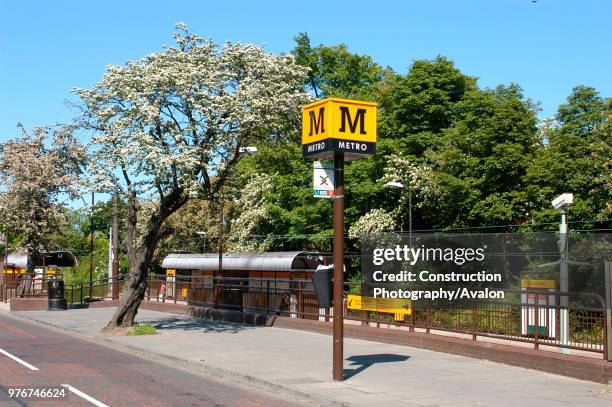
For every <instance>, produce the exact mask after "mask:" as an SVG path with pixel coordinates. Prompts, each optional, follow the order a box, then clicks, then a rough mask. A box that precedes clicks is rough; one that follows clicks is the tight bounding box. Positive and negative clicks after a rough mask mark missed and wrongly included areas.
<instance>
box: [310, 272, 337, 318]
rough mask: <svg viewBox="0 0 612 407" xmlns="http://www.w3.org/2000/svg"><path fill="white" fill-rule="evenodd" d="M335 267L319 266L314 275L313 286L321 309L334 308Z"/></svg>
mask: <svg viewBox="0 0 612 407" xmlns="http://www.w3.org/2000/svg"><path fill="white" fill-rule="evenodd" d="M333 273H334V267H333V266H319V267H317V271H315V272H314V273H313V274H312V285H313V287H314V291H315V296H316V297H317V301H318V302H319V307H320V308H329V307H331V306H332V298H333V297H332V288H333V287H332V274H333Z"/></svg>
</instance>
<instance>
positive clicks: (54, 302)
mask: <svg viewBox="0 0 612 407" xmlns="http://www.w3.org/2000/svg"><path fill="white" fill-rule="evenodd" d="M47 293H48V299H49V311H64V310H66V299H65V298H64V280H57V279H54V278H53V279H50V280H49V282H48V283H47Z"/></svg>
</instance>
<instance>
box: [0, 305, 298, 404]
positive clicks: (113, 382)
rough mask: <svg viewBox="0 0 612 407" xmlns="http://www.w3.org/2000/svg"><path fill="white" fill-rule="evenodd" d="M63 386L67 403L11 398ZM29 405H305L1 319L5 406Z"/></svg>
mask: <svg viewBox="0 0 612 407" xmlns="http://www.w3.org/2000/svg"><path fill="white" fill-rule="evenodd" d="M33 369H38V370H33ZM61 385H64V387H63V388H64V389H67V390H68V391H67V392H66V393H67V394H68V399H67V400H66V399H62V400H59V399H58V400H55V401H49V400H44V401H43V400H38V399H31V398H28V399H10V398H9V397H8V393H9V390H10V389H14V388H18V387H19V388H31V387H33V386H36V387H46V388H48V387H56V388H57V387H58V386H61ZM68 386H69V387H68ZM287 399H288V400H290V401H287ZM30 405H32V406H66V405H69V406H92V405H96V406H98V407H104V406H109V407H111V406H112V407H119V406H121V407H123V406H181V407H186V406H265V407H275V406H279V407H280V406H297V405H300V404H296V401H295V399H294V398H292V397H291V398H289V397H288V396H282V395H277V394H274V393H268V392H267V391H266V390H263V389H259V388H251V387H246V386H244V385H242V384H238V383H233V382H229V381H226V380H224V379H222V378H218V377H213V376H208V375H205V374H200V373H195V372H194V373H191V372H188V371H186V370H182V369H176V368H172V367H168V366H167V365H165V364H159V363H155V362H152V361H148V360H145V359H143V358H141V357H138V356H134V355H130V354H126V353H123V352H119V351H116V350H113V349H110V348H108V347H105V346H102V345H98V344H95V343H92V342H88V341H85V340H82V339H79V338H75V337H72V336H68V335H64V334H61V333H58V332H56V331H52V330H49V329H46V328H42V327H40V326H38V325H34V324H30V323H27V322H24V321H21V320H18V319H14V318H12V317H7V316H6V315H2V314H1V313H0V406H30Z"/></svg>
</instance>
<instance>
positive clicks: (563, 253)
mask: <svg viewBox="0 0 612 407" xmlns="http://www.w3.org/2000/svg"><path fill="white" fill-rule="evenodd" d="M573 202H574V195H573V194H571V193H565V194H561V195H559V196H558V197H556V198H555V199H553V201H552V202H551V204H552V206H553V207H554V208H555V209H557V210H558V211H559V212H560V213H561V223H560V224H559V255H560V257H559V291H561V292H567V291H568V290H569V270H568V263H569V256H568V239H567V232H568V230H567V210H568V208H569V206H570V205H571V204H572V203H573ZM568 305H569V301H568V297H567V295H561V298H560V306H561V309H560V311H559V331H560V332H559V336H560V338H559V340H560V343H561V344H562V345H568V344H569V311H568V309H567V307H568ZM536 329H537V328H536ZM562 351H563V353H570V350H569V349H567V348H564V349H563V350H562Z"/></svg>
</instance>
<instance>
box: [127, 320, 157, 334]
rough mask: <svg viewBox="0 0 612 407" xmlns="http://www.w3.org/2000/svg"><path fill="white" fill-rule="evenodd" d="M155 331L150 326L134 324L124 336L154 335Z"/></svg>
mask: <svg viewBox="0 0 612 407" xmlns="http://www.w3.org/2000/svg"><path fill="white" fill-rule="evenodd" d="M156 333H157V329H155V327H154V326H153V325H151V324H148V323H147V324H142V325H140V324H138V323H136V324H134V325H133V326H132V327H131V328H130V329H129V330H128V331H127V332H126V333H125V334H126V335H130V336H132V335H155V334H156Z"/></svg>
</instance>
